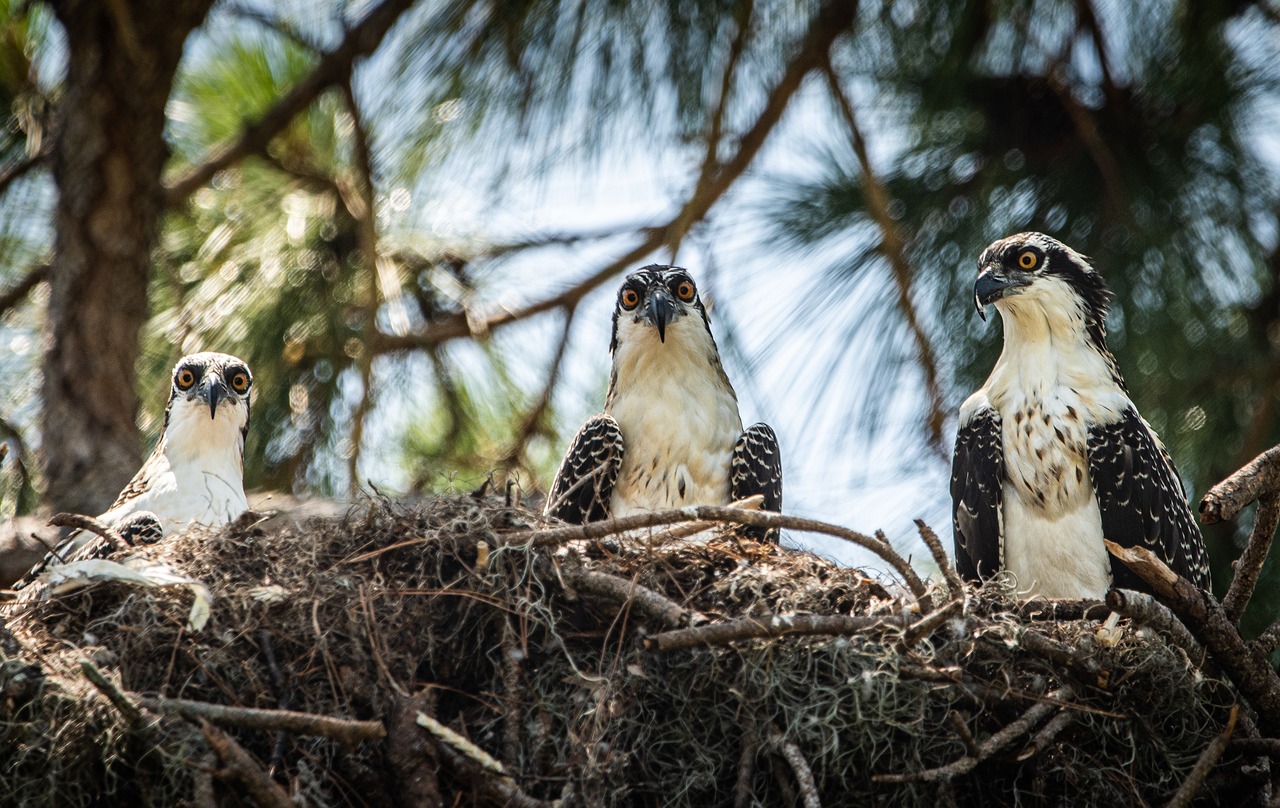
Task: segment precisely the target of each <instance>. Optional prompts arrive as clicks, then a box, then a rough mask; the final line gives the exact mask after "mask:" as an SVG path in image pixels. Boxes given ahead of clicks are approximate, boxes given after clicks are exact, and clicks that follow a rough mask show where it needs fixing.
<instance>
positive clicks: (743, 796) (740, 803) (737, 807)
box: [733, 731, 760, 808]
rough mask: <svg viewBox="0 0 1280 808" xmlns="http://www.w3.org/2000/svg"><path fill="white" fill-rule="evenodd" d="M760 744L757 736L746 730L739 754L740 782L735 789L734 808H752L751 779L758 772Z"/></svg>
mask: <svg viewBox="0 0 1280 808" xmlns="http://www.w3.org/2000/svg"><path fill="white" fill-rule="evenodd" d="M759 751H760V745H759V744H758V743H757V742H756V740H755V738H754V737H753V736H752V735H751V734H749V733H746V732H745V731H744V733H743V738H742V752H741V754H739V755H738V783H737V785H736V786H735V787H734V789H733V808H750V806H751V780H752V778H753V777H755V772H756V753H757V752H759Z"/></svg>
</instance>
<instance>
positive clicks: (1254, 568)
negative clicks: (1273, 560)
mask: <svg viewBox="0 0 1280 808" xmlns="http://www.w3.org/2000/svg"><path fill="white" fill-rule="evenodd" d="M1277 524H1280V494H1276V493H1269V494H1263V495H1262V497H1261V499H1259V500H1258V511H1257V513H1256V514H1254V517H1253V531H1252V532H1251V533H1250V534H1249V543H1248V544H1247V545H1245V548H1244V553H1243V554H1242V555H1241V556H1240V558H1238V559H1236V561H1235V563H1234V564H1232V566H1233V567H1234V568H1235V575H1234V576H1233V577H1232V579H1231V586H1230V588H1229V589H1227V594H1226V595H1225V596H1224V597H1223V598H1222V610H1223V611H1224V612H1226V613H1227V619H1228V620H1230V621H1231V622H1233V623H1238V622H1240V617H1241V615H1243V614H1244V610H1245V609H1246V608H1248V606H1249V600H1250V599H1251V598H1252V597H1253V591H1254V589H1255V588H1256V587H1257V585H1258V575H1259V574H1260V573H1261V572H1262V565H1263V563H1264V562H1266V560H1267V553H1268V552H1270V550H1271V540H1272V538H1273V537H1274V536H1275V533H1276V525H1277Z"/></svg>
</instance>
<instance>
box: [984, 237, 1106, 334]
mask: <svg viewBox="0 0 1280 808" xmlns="http://www.w3.org/2000/svg"><path fill="white" fill-rule="evenodd" d="M1110 299H1111V293H1110V291H1109V290H1108V289H1107V284H1106V281H1104V280H1103V279H1102V276H1101V275H1099V274H1098V272H1097V271H1096V270H1094V268H1093V267H1092V266H1090V265H1089V260H1088V259H1087V258H1085V257H1084V256H1083V255H1081V254H1080V253H1078V252H1076V251H1075V250H1073V249H1071V248H1070V247H1068V246H1067V245H1065V244H1063V243H1062V242H1060V241H1058V240H1057V239H1054V238H1050V237H1049V236H1046V235H1045V234H1043V233H1019V234H1017V235H1015V236H1009V237H1007V238H1002V239H1000V240H999V241H996V242H993V243H992V244H991V245H990V246H989V247H987V248H986V249H985V250H983V251H982V256H981V257H980V258H979V259H978V279H977V281H975V282H974V284H973V301H974V305H976V306H977V308H978V315H979V316H980V317H982V319H984V320H985V319H986V318H987V317H986V307H987V305H988V304H993V305H995V307H996V310H997V311H999V312H1000V313H1001V315H1003V316H1005V317H1010V316H1012V317H1015V318H1016V317H1018V316H1021V315H1027V316H1035V317H1044V318H1046V319H1049V320H1051V321H1052V320H1054V319H1057V318H1080V319H1081V322H1082V324H1083V325H1085V326H1086V327H1087V328H1088V330H1089V331H1090V333H1091V335H1093V336H1096V338H1097V339H1098V341H1099V342H1100V343H1101V342H1102V338H1103V337H1104V336H1105V331H1104V330H1103V324H1104V323H1105V321H1106V318H1107V305H1108V303H1109V302H1110ZM1095 331H1096V334H1095V333H1094V332H1095Z"/></svg>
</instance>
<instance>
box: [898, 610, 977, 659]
mask: <svg viewBox="0 0 1280 808" xmlns="http://www.w3.org/2000/svg"><path fill="white" fill-rule="evenodd" d="M963 607H964V600H963V599H960V600H953V601H950V602H948V603H945V604H943V606H942V607H941V608H939V609H937V610H936V611H932V612H930V613H929V614H926V615H925V616H924V617H922V618H920V619H919V620H917V621H916V622H914V623H912V624H911V625H909V626H907V630H906V631H904V632H902V643H901V647H902V648H903V649H904V650H905V649H906V648H910V647H911V646H913V645H915V644H916V643H917V642H919V641H920V640H921V639H923V638H925V637H927V636H929V635H930V634H932V633H933V632H934V631H935V630H936V629H937V628H938V626H940V625H942V624H943V623H945V622H947V621H948V620H950V619H951V618H952V617H953V616H954V615H955V613H956V612H958V611H960V609H962V608H963Z"/></svg>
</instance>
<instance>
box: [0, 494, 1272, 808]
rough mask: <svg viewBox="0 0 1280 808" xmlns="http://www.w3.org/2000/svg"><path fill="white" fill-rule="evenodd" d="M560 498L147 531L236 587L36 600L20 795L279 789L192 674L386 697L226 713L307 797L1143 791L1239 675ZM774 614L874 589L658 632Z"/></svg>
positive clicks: (171, 552)
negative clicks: (284, 722) (318, 719)
mask: <svg viewBox="0 0 1280 808" xmlns="http://www.w3.org/2000/svg"><path fill="white" fill-rule="evenodd" d="M541 526H542V522H541V519H540V518H539V517H537V516H535V515H533V514H531V513H529V512H528V511H525V510H522V509H519V508H513V507H506V506H504V505H503V504H501V503H496V502H487V501H481V500H477V499H475V498H473V497H468V496H458V497H447V498H441V499H438V500H436V501H434V502H432V503H430V504H427V505H424V506H414V507H409V506H401V505H396V504H393V503H390V502H386V501H380V500H379V501H372V502H370V503H368V504H366V505H363V506H361V507H359V508H357V509H356V510H354V511H353V512H352V513H351V514H349V515H348V516H347V517H346V518H345V519H341V520H331V521H317V522H314V523H311V524H309V525H307V526H306V527H303V528H298V527H284V528H279V529H272V530H270V531H264V530H263V529H261V528H253V527H249V528H240V529H228V530H225V531H221V532H213V533H208V534H195V533H191V534H187V535H183V536H179V537H176V538H172V539H167V540H165V541H164V542H162V543H161V544H158V545H155V546H153V547H149V548H145V552H146V553H147V554H148V555H150V556H151V557H154V558H156V559H157V560H160V561H163V562H165V563H168V564H170V565H172V566H173V567H174V568H175V569H176V570H178V571H179V572H181V573H184V574H186V575H189V576H192V577H194V578H197V579H199V580H201V581H203V582H204V583H206V584H207V585H208V587H209V589H210V590H211V592H212V593H213V597H214V600H213V609H212V618H211V620H210V621H209V623H208V625H207V626H205V627H204V629H203V630H202V631H200V632H198V633H195V632H192V631H190V630H189V629H187V628H186V627H185V624H186V620H187V614H188V609H189V608H190V606H191V595H190V593H189V592H188V591H187V590H185V589H182V588H173V589H147V590H139V589H136V588H131V587H129V586H126V585H123V584H102V585H97V586H94V587H90V588H88V589H84V590H81V591H78V592H75V593H72V594H69V595H65V596H62V597H59V598H54V599H51V600H43V601H38V602H34V603H28V604H25V605H23V606H22V607H21V608H20V609H19V610H18V611H17V613H15V614H11V615H10V616H9V617H8V618H6V619H7V622H8V629H9V631H10V632H11V633H12V635H13V638H16V641H17V643H16V645H15V644H14V643H13V642H9V643H7V645H6V644H5V643H0V646H3V647H4V650H3V651H0V696H3V700H0V766H2V767H3V776H0V804H4V805H24V806H39V805H51V806H52V805H56V806H68V805H123V804H129V805H146V804H151V805H175V804H183V803H185V804H200V805H244V804H252V803H254V802H264V801H269V800H267V798H266V797H263V796H262V795H261V794H258V793H256V792H254V791H253V789H251V788H249V787H248V786H246V785H245V784H244V783H245V782H246V780H245V778H244V777H243V776H241V777H239V778H237V777H236V776H233V775H235V772H234V771H232V770H234V769H236V768H237V766H239V768H240V769H242V770H243V768H244V765H243V763H241V764H235V763H233V762H229V758H228V757H227V756H226V755H224V754H222V753H217V754H215V752H214V751H212V748H211V743H212V742H211V741H210V740H209V736H208V735H206V734H205V733H204V732H202V731H201V729H200V727H199V726H197V725H196V724H193V723H191V722H190V721H188V720H187V719H184V718H182V717H180V716H177V715H173V714H169V713H165V712H164V711H159V712H155V711H152V709H150V708H148V709H143V710H142V711H141V717H140V718H139V716H138V715H136V714H135V715H132V716H131V715H130V704H132V705H134V706H141V707H146V703H145V698H148V697H168V698H181V699H189V700H195V701H199V702H207V703H211V704H217V705H230V706H237V707H250V708H264V709H277V708H283V709H288V710H293V711H300V712H305V713H311V714H317V715H326V716H333V717H338V718H344V719H351V720H360V721H378V722H383V723H384V724H385V725H386V726H387V727H388V731H389V734H388V735H387V737H385V738H381V739H377V740H365V741H363V742H348V743H344V742H342V741H339V740H333V739H331V738H326V737H320V736H313V735H301V734H297V733H290V732H278V731H271V730H263V729H249V728H244V727H238V728H236V727H230V726H227V725H226V724H223V726H224V728H225V729H227V731H228V733H229V735H230V736H231V738H233V739H234V741H233V742H232V743H233V744H234V742H238V744H239V745H240V746H241V747H243V750H247V751H248V752H249V753H250V755H251V756H252V758H256V763H254V762H253V761H252V760H250V762H251V763H252V764H253V766H254V767H257V769H258V770H257V774H258V775H263V774H269V776H270V778H271V779H273V780H274V781H275V784H276V785H275V788H276V789H277V791H276V792H275V793H277V794H283V793H287V794H288V795H290V796H291V797H292V798H293V799H294V802H295V803H296V804H306V805H347V804H350V805H370V806H384V805H404V804H432V803H436V802H439V801H443V802H444V803H445V804H457V801H458V800H461V801H462V802H463V804H471V803H472V802H474V803H478V804H491V803H504V802H506V803H512V804H529V805H533V804H538V803H539V801H553V800H562V804H564V805H690V806H710V805H735V804H737V805H759V806H775V805H785V804H788V803H792V804H806V805H810V804H814V802H815V801H820V802H821V804H823V805H829V806H830V805H858V806H863V805H883V806H890V805H926V804H927V805H933V804H936V803H939V801H941V802H942V803H943V804H945V803H956V804H962V805H977V804H981V805H1003V804H1010V805H1011V804H1027V805H1059V804H1062V805H1067V804H1069V805H1073V806H1076V805H1127V804H1128V805H1143V804H1154V803H1158V802H1162V801H1164V800H1167V799H1169V798H1170V796H1171V795H1172V794H1173V793H1174V792H1175V791H1177V789H1178V787H1179V786H1180V785H1181V784H1182V783H1183V781H1184V779H1186V778H1187V776H1188V773H1189V772H1190V771H1191V770H1192V769H1193V767H1194V766H1195V764H1196V761H1197V758H1198V757H1199V756H1200V755H1201V752H1202V751H1203V750H1204V749H1205V748H1206V746H1208V745H1209V744H1210V742H1211V741H1213V740H1214V739H1215V738H1217V737H1218V736H1219V735H1221V733H1222V731H1223V727H1224V726H1225V725H1226V723H1227V721H1228V718H1229V713H1230V711H1231V708H1232V706H1233V705H1234V704H1236V703H1237V701H1238V698H1237V696H1236V694H1235V692H1234V690H1233V689H1232V687H1231V686H1230V685H1229V684H1227V683H1225V682H1224V681H1222V679H1221V678H1220V677H1219V676H1217V675H1214V674H1211V673H1210V672H1207V671H1206V670H1202V669H1201V668H1199V667H1198V665H1199V664H1201V663H1202V660H1200V659H1198V658H1197V659H1192V658H1191V656H1190V654H1189V653H1188V651H1187V650H1184V647H1182V646H1179V645H1177V644H1174V643H1172V642H1169V641H1167V640H1166V639H1165V638H1164V637H1162V636H1161V635H1159V634H1158V633H1156V632H1155V631H1153V630H1151V629H1145V628H1140V627H1137V626H1133V625H1130V624H1128V623H1127V622H1125V623H1122V624H1121V626H1120V633H1119V640H1118V641H1117V642H1114V643H1113V644H1112V643H1108V642H1103V641H1101V640H1099V639H1098V625H1099V624H1098V622H1097V621H1093V620H1083V619H1076V620H1057V621H1054V620H1047V619H1044V615H1043V614H1040V615H1033V614H1030V612H1029V611H1028V610H1027V609H1026V608H1025V607H1024V608H1020V607H1019V606H1018V605H1017V604H1015V603H1013V602H1011V601H1008V600H1006V599H1003V598H1002V597H1001V596H1000V595H999V594H998V592H997V591H996V588H995V587H988V588H987V589H984V590H976V589H965V590H963V591H962V592H954V591H951V590H949V589H948V588H947V587H946V586H945V585H941V584H935V585H931V588H930V592H929V593H928V594H929V600H931V601H932V603H928V604H925V606H926V610H928V609H932V610H933V612H932V614H931V615H926V614H924V613H922V609H921V605H920V604H919V603H918V602H917V601H916V598H915V597H914V596H913V595H912V594H909V593H907V592H905V591H904V590H902V589H901V588H900V587H899V586H898V585H897V584H895V583H893V582H888V581H882V580H878V579H877V578H876V577H875V576H869V575H868V574H867V573H865V572H863V571H860V570H856V569H849V568H842V567H839V566H837V565H835V564H833V563H831V562H829V561H826V560H823V559H821V558H818V557H815V556H813V555H810V554H807V553H802V552H796V551H792V550H787V549H779V548H777V547H774V546H768V545H760V544H755V543H752V542H748V541H739V540H737V539H734V538H732V537H731V536H729V535H728V534H717V535H715V536H714V537H713V538H710V539H709V540H701V541H699V540H688V539H677V540H672V541H668V542H666V543H660V544H656V545H655V544H654V542H653V541H652V540H650V539H647V538H644V537H635V536H630V537H610V538H605V539H602V540H599V541H579V542H574V543H571V544H568V545H561V546H557V547H537V548H535V547H533V546H531V545H529V544H523V545H518V546H508V545H507V544H506V542H505V540H504V536H509V535H511V534H512V533H513V532H516V531H527V530H529V529H531V528H539V527H541ZM633 583H634V584H639V587H634V586H632V585H631V584H633ZM947 604H950V605H949V606H948V605H947ZM772 615H826V616H851V617H863V618H877V619H876V620H863V621H862V622H861V623H858V622H857V621H846V623H848V625H846V626H845V627H844V628H843V629H840V628H834V629H833V628H831V627H830V626H827V627H826V629H825V630H827V631H838V632H839V633H836V634H831V633H827V634H815V635H808V636H796V635H791V636H785V637H783V636H764V637H759V636H758V637H755V638H753V639H738V640H733V639H731V638H726V637H724V636H721V635H708V639H706V640H705V641H702V642H695V644H694V647H689V648H683V649H680V650H671V651H664V650H654V649H660V648H664V647H667V645H664V642H663V640H662V638H661V637H660V636H659V635H661V634H662V633H663V632H669V631H671V630H673V629H680V628H689V627H694V628H697V627H700V626H712V627H714V626H718V625H719V624H720V623H722V622H724V621H728V620H733V619H737V618H742V617H747V616H755V617H760V618H767V617H769V616H772ZM855 623H856V625H855ZM703 630H704V631H705V630H706V629H703ZM0 633H3V632H0ZM757 633H766V634H777V633H779V631H778V630H775V629H766V630H762V631H760V632H757ZM668 636H669V635H668ZM717 637H718V639H717ZM646 640H647V641H648V642H647V645H648V648H647V649H646ZM695 640H697V638H696V637H695ZM708 643H712V644H708ZM1183 645H1184V646H1185V645H1186V644H1185V643H1183ZM1190 653H1191V654H1195V653H1196V652H1195V649H1194V648H1192V650H1191V652H1190ZM86 661H87V662H88V663H90V665H89V666H86V665H85V664H84V663H85V662H86ZM86 667H93V668H96V669H97V670H100V671H102V672H104V673H105V674H106V678H107V679H108V680H109V684H110V685H111V686H114V687H115V688H118V689H119V690H120V691H123V697H124V699H125V705H124V708H123V709H122V708H121V707H120V706H118V705H116V704H113V703H112V702H111V701H110V700H109V699H108V698H106V697H104V695H103V692H105V691H103V692H100V689H95V687H94V686H93V685H91V684H90V682H89V681H88V680H87V679H86V676H85V669H86ZM419 712H421V713H423V714H424V715H425V716H427V718H428V719H434V721H435V722H438V724H440V725H444V726H445V727H447V728H449V729H451V730H453V731H454V732H455V733H457V735H459V736H462V738H465V739H466V740H467V741H468V742H469V743H470V744H471V745H474V747H478V748H479V750H483V752H485V753H487V754H488V755H489V756H491V757H492V758H494V759H496V760H497V761H500V765H501V767H502V768H503V770H504V772H505V776H504V775H500V774H498V773H497V772H496V771H495V770H494V767H493V766H490V767H489V768H485V767H484V765H482V764H480V763H478V762H477V760H478V759H479V758H480V757H481V755H480V754H479V752H477V751H476V750H475V749H474V748H472V747H470V746H468V745H467V743H463V742H460V741H458V740H457V739H453V740H442V739H441V737H440V733H438V732H437V733H432V732H429V731H428V730H427V729H424V728H422V727H421V726H419V724H418V723H415V718H416V717H417V715H418V713H419ZM1242 720H1245V719H1242ZM215 723H217V722H216V720H215ZM232 723H234V722H232ZM428 723H430V722H429V721H428ZM1254 763H1255V762H1254V761H1250V760H1247V759H1245V758H1242V757H1241V756H1240V755H1239V754H1237V753H1236V752H1234V751H1232V750H1228V751H1227V753H1226V754H1225V756H1223V757H1222V758H1221V760H1220V762H1219V764H1218V766H1217V767H1216V769H1215V770H1214V773H1213V774H1212V775H1211V780H1210V783H1209V786H1208V787H1206V788H1205V789H1204V791H1203V792H1202V793H1208V794H1213V795H1214V799H1215V801H1217V800H1221V801H1222V802H1228V801H1231V800H1236V801H1237V802H1238V801H1240V798H1242V797H1244V796H1247V795H1250V794H1254V793H1257V788H1258V782H1259V780H1260V779H1261V780H1266V779H1267V776H1268V775H1267V773H1266V772H1265V771H1257V772H1255V771H1254V769H1256V768H1265V767H1258V766H1256V765H1254ZM243 773H244V772H243V771H241V772H240V774H241V775H243ZM267 785H268V786H270V785H271V783H269V782H268V783H267ZM268 791H269V789H268ZM267 796H268V797H269V796H270V794H268V795H267Z"/></svg>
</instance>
